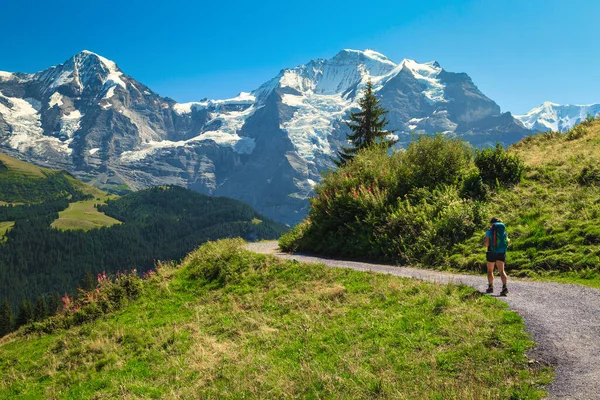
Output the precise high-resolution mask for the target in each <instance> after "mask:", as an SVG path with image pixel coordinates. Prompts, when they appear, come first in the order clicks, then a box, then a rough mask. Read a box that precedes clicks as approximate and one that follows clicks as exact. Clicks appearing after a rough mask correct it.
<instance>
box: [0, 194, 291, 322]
mask: <svg viewBox="0 0 600 400" xmlns="http://www.w3.org/2000/svg"><path fill="white" fill-rule="evenodd" d="M49 204H54V203H44V204H43V205H39V207H38V206H35V207H38V208H35V207H34V208H29V210H36V211H35V212H32V215H31V216H30V217H29V218H21V217H19V218H17V219H16V221H15V225H14V227H13V228H12V229H11V230H10V231H9V232H8V233H7V235H6V237H7V241H6V242H5V243H3V244H0V301H2V300H5V299H6V300H8V301H9V302H10V303H11V304H12V305H13V309H14V307H15V305H16V304H19V303H20V302H21V300H22V299H23V298H26V299H32V300H33V299H36V297H37V296H42V295H48V294H49V293H55V292H56V291H59V292H60V293H65V292H67V293H73V292H74V291H75V288H76V287H77V286H78V285H80V284H81V282H82V279H83V278H84V277H85V276H86V273H87V274H88V278H87V279H85V280H84V286H86V287H87V286H91V285H93V282H92V281H91V280H90V279H89V275H90V274H91V275H92V276H94V275H96V274H98V273H100V272H101V271H107V272H108V273H116V272H117V271H125V270H133V269H137V271H138V272H139V273H144V272H146V271H148V270H150V269H152V268H153V267H154V265H155V263H156V261H157V260H179V259H181V258H182V257H183V256H185V255H186V254H187V253H189V252H190V251H192V250H193V249H194V248H196V247H197V246H199V245H200V244H202V243H204V242H206V241H209V240H216V239H219V238H224V237H242V238H245V239H246V240H249V241H254V240H260V239H275V238H277V237H279V236H280V234H281V233H283V232H285V231H286V230H287V229H286V228H285V227H284V226H282V225H280V224H278V223H276V222H274V221H272V220H269V219H268V218H265V217H263V216H261V215H260V214H258V213H256V212H255V211H254V210H252V209H251V208H250V207H249V206H247V205H245V204H244V203H242V202H239V201H237V200H233V199H228V198H218V197H210V196H205V195H202V194H199V193H196V192H192V191H190V190H187V189H184V188H181V187H176V186H168V187H156V188H152V189H148V190H143V191H139V192H136V193H132V194H130V195H127V196H125V197H122V198H120V199H118V200H112V201H109V202H108V203H107V205H103V206H100V207H99V209H100V210H101V211H103V212H105V213H106V214H107V215H109V216H111V217H114V218H116V219H119V220H121V221H123V222H124V223H123V224H120V225H114V226H111V227H105V228H101V229H93V230H90V231H87V232H86V231H80V230H70V231H61V230H57V229H51V228H50V224H51V223H52V221H53V220H55V219H56V218H57V217H58V216H57V214H56V210H57V208H59V205H56V207H54V206H50V205H49ZM56 204H58V203H56ZM63 205H66V203H65V204H62V203H61V204H60V207H62V206H63ZM19 207H25V209H27V206H18V207H17V206H15V207H9V208H7V209H8V210H9V211H8V212H12V213H13V214H14V213H15V212H16V211H15V210H17V209H19ZM32 207H33V206H32ZM53 207H54V208H53ZM45 212H46V213H47V214H44V213H45ZM19 215H21V216H22V214H19ZM257 220H260V221H261V222H260V223H258V224H257V223H256V221H257ZM49 308H50V310H51V311H54V310H56V305H55V304H50V305H49Z"/></svg>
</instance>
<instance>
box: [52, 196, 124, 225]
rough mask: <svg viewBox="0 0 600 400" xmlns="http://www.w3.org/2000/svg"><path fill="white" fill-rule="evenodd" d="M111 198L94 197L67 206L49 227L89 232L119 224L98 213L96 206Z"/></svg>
mask: <svg viewBox="0 0 600 400" xmlns="http://www.w3.org/2000/svg"><path fill="white" fill-rule="evenodd" d="M111 198H113V199H114V198H115V197H111V196H106V195H104V196H101V197H95V198H93V199H90V200H82V201H78V202H74V203H71V204H69V207H67V209H66V210H63V211H60V212H59V213H58V218H57V219H56V220H54V221H53V222H52V224H51V225H50V226H51V227H52V228H56V229H60V230H73V229H76V230H77V229H80V230H84V231H89V230H90V229H97V228H101V227H103V226H112V225H115V224H120V223H121V221H119V220H118V219H114V218H112V217H109V216H108V215H106V214H104V213H102V212H100V211H98V208H97V205H98V204H105V202H106V200H109V199H111Z"/></svg>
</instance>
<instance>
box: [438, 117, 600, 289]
mask: <svg viewBox="0 0 600 400" xmlns="http://www.w3.org/2000/svg"><path fill="white" fill-rule="evenodd" d="M511 152H512V153H514V154H516V155H518V156H519V157H520V158H521V159H522V160H523V162H524V164H525V166H526V171H525V177H524V179H523V182H522V183H520V184H519V185H517V186H515V187H514V188H511V189H508V190H501V191H499V192H497V193H496V194H494V195H493V196H492V197H491V198H490V200H489V201H488V202H487V212H488V214H489V215H499V216H502V218H503V219H504V221H505V222H506V225H507V227H508V229H509V233H510V236H511V239H512V243H511V246H510V247H509V252H508V254H509V259H508V265H509V267H510V268H511V269H513V270H515V269H516V270H519V272H518V273H517V274H518V275H523V276H537V275H540V274H541V275H548V274H550V275H556V274H557V273H558V274H566V275H570V276H574V277H580V278H582V279H584V281H587V282H588V283H592V282H596V283H595V285H598V286H600V119H596V120H595V121H590V122H588V123H583V124H579V125H576V126H575V127H574V128H572V129H571V130H569V131H567V132H566V133H557V132H547V133H543V134H539V135H537V136H532V137H528V138H525V139H523V140H522V141H520V142H519V143H517V144H515V145H514V146H513V147H512V148H511ZM479 241H480V235H479V234H477V235H474V236H473V237H472V238H471V239H469V240H467V241H466V243H465V244H464V245H461V246H457V248H456V249H455V252H456V253H457V254H456V255H454V256H452V257H451V258H450V263H451V265H454V266H458V267H460V268H469V269H472V268H475V269H476V268H478V265H479V264H480V263H479V261H478V258H480V257H481V250H480V249H477V248H478V247H479V246H478V244H479V243H478V242H479Z"/></svg>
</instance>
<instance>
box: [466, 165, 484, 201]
mask: <svg viewBox="0 0 600 400" xmlns="http://www.w3.org/2000/svg"><path fill="white" fill-rule="evenodd" d="M489 191H490V189H489V187H488V185H486V184H485V183H483V179H482V178H481V174H480V173H479V170H477V171H471V173H469V174H468V175H467V176H466V178H465V179H464V181H463V183H462V186H461V189H460V196H461V197H463V198H469V199H473V200H485V199H486V198H487V197H488V194H489Z"/></svg>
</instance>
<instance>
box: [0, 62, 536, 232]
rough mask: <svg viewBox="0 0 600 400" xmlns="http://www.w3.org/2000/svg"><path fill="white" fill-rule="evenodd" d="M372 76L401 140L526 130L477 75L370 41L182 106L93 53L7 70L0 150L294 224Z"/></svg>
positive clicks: (1, 84) (482, 138)
mask: <svg viewBox="0 0 600 400" xmlns="http://www.w3.org/2000/svg"><path fill="white" fill-rule="evenodd" d="M369 79H370V80H371V81H372V82H373V83H374V86H375V90H376V92H377V94H378V96H379V97H380V99H381V101H382V105H383V106H384V107H385V108H387V109H388V110H389V111H390V112H389V114H388V118H389V120H390V125H389V127H388V128H389V129H394V130H396V134H397V135H398V137H399V142H400V145H402V144H406V143H408V141H409V140H410V138H411V133H412V132H417V133H425V134H431V133H435V132H444V133H447V134H453V135H464V136H465V137H466V138H468V140H470V141H471V142H472V143H473V144H475V145H477V146H482V145H487V144H493V143H495V142H496V141H502V142H504V143H510V142H514V141H516V140H518V139H520V138H521V137H523V136H524V135H526V134H528V133H529V132H530V131H529V130H528V129H526V128H525V127H524V126H523V124H522V123H521V122H519V121H518V120H516V119H515V118H513V117H512V116H511V115H510V114H509V113H505V114H502V113H501V112H500V108H499V107H498V105H497V104H496V103H494V102H493V101H492V100H490V99H489V98H487V97H486V96H485V95H484V94H483V93H481V92H480V91H479V90H478V89H477V87H476V86H475V84H474V83H473V82H472V81H471V79H470V78H469V77H468V75H466V74H463V73H460V74H456V73H451V72H447V71H445V70H443V69H442V68H441V66H440V65H439V64H437V63H436V62H432V63H425V64H419V63H417V62H415V61H412V60H403V61H402V62H401V63H400V64H396V63H394V62H392V61H390V60H389V59H387V58H386V57H385V56H383V55H382V54H379V53H376V52H374V51H370V50H367V51H356V50H344V51H342V52H340V53H339V54H337V55H336V56H335V57H333V58H331V59H328V60H314V61H311V62H309V63H307V64H305V65H301V66H298V67H296V68H292V69H285V70H282V71H281V72H280V73H279V74H278V75H277V76H276V77H275V78H273V79H272V80H270V81H269V82H266V83H265V84H263V85H262V86H261V87H259V88H258V89H256V90H255V91H253V92H252V93H241V94H240V95H239V96H237V97H235V98H233V99H227V100H203V101H199V102H192V103H185V104H180V103H177V102H175V101H174V100H172V99H169V98H165V97H161V96H159V95H158V94H156V93H154V92H153V91H152V90H151V89H149V88H148V87H146V86H145V85H143V84H141V83H140V82H137V81H136V80H135V79H133V78H131V77H130V76H127V75H125V74H124V73H123V72H122V71H121V70H120V69H119V68H118V66H117V65H116V64H115V63H114V62H112V61H110V60H107V59H105V58H103V57H101V56H99V55H97V54H94V53H91V52H89V51H83V52H81V53H79V54H77V55H75V56H74V57H72V58H71V59H69V60H67V61H66V62H65V63H64V64H61V65H58V66H56V67H52V68H49V69H47V70H44V71H41V72H38V73H36V74H22V73H8V72H0V147H2V149H3V151H5V152H9V153H11V154H12V155H15V156H18V157H20V158H24V159H27V160H29V161H33V162H36V163H38V164H42V165H47V166H51V167H55V168H56V167H59V168H65V169H67V170H69V171H71V172H72V173H74V174H76V175H78V176H79V177H80V178H82V179H84V180H88V181H91V182H92V183H93V184H96V185H98V186H100V187H104V188H108V189H111V188H112V189H118V188H119V187H120V185H123V184H126V185H128V186H129V187H131V188H133V189H139V188H143V187H147V186H151V185H157V184H179V185H182V186H186V187H189V188H192V189H195V190H198V191H200V192H202V193H206V194H211V195H218V196H229V197H234V198H237V199H240V200H242V201H244V202H246V203H248V204H249V205H251V206H252V207H253V208H255V209H257V210H259V211H260V212H262V213H264V214H266V215H267V216H269V217H272V218H274V219H276V220H279V221H282V222H285V223H289V224H293V223H295V222H297V221H299V220H300V219H301V218H302V217H303V216H304V214H305V211H306V207H307V205H308V201H307V199H308V196H309V194H310V193H311V190H312V187H313V186H314V185H315V183H316V182H318V181H319V179H320V172H321V171H322V170H324V169H326V168H329V167H331V166H332V161H331V157H332V156H333V155H335V153H336V151H337V149H338V148H339V146H340V145H341V144H342V143H344V140H345V137H346V133H347V132H348V131H347V128H346V126H345V124H344V123H343V121H344V119H345V117H346V116H347V114H348V113H349V112H350V111H351V110H352V109H353V108H356V106H357V100H358V99H359V97H360V96H361V90H362V88H363V87H364V85H365V84H366V82H367V81H368V80H369Z"/></svg>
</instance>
